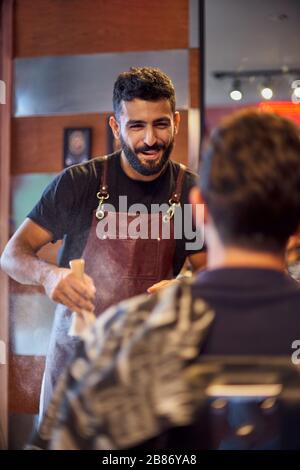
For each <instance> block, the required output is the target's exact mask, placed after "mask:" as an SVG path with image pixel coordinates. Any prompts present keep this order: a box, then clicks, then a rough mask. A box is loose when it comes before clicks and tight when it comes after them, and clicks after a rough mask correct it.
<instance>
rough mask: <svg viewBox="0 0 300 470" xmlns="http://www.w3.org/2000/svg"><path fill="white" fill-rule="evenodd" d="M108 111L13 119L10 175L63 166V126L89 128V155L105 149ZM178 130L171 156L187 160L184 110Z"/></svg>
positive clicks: (179, 159)
mask: <svg viewBox="0 0 300 470" xmlns="http://www.w3.org/2000/svg"><path fill="white" fill-rule="evenodd" d="M108 116H109V114H81V115H71V116H47V117H46V116H45V117H41V116H37V117H27V118H14V119H13V126H12V134H13V138H12V159H11V172H12V174H20V173H44V172H45V173H52V172H59V171H60V170H62V168H63V128H64V127H77V126H79V127H91V128H92V133H93V135H92V155H93V156H97V155H105V153H106V152H107V128H106V122H107V118H108ZM181 117H182V119H181V125H180V132H179V134H178V136H177V139H176V146H175V149H174V153H173V158H174V160H176V161H181V162H182V163H186V162H187V159H188V157H187V134H188V132H187V112H186V111H182V112H181Z"/></svg>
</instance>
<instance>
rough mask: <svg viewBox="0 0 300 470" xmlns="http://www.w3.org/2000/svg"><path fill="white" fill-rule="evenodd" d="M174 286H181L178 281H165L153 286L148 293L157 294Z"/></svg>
mask: <svg viewBox="0 0 300 470" xmlns="http://www.w3.org/2000/svg"><path fill="white" fill-rule="evenodd" d="M172 284H179V280H178V279H164V280H163V281H160V282H157V283H156V284H153V286H151V287H149V288H148V289H147V292H148V293H149V294H156V292H158V291H159V290H161V289H165V288H166V287H169V286H171V285H172Z"/></svg>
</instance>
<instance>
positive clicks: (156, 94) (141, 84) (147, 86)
mask: <svg viewBox="0 0 300 470" xmlns="http://www.w3.org/2000/svg"><path fill="white" fill-rule="evenodd" d="M135 98H139V99H141V100H145V101H158V100H162V99H166V100H169V101H170V104H171V109H172V112H173V113H174V112H175V106H176V104H175V89H174V85H173V83H172V81H171V79H170V78H169V77H168V75H166V74H165V73H164V72H162V71H161V70H159V69H158V68H153V67H131V68H130V70H129V71H128V72H123V73H121V74H120V75H119V76H118V78H117V80H116V82H115V84H114V91H113V108H114V113H115V115H116V116H117V117H119V116H120V114H121V111H122V101H132V100H134V99H135Z"/></svg>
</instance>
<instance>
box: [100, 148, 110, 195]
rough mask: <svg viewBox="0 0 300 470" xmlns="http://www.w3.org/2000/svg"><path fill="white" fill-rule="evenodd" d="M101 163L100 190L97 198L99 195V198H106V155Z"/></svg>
mask: <svg viewBox="0 0 300 470" xmlns="http://www.w3.org/2000/svg"><path fill="white" fill-rule="evenodd" d="M101 162H102V174H101V180H100V189H99V192H98V194H97V196H98V195H99V196H100V197H104V198H106V196H108V184H107V169H108V158H107V155H105V157H103V158H101ZM100 197H99V198H100Z"/></svg>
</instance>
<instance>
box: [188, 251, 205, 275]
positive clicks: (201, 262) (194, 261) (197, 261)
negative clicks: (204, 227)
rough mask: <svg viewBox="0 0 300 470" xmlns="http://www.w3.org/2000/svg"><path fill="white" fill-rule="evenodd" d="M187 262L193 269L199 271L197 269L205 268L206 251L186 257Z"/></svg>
mask: <svg viewBox="0 0 300 470" xmlns="http://www.w3.org/2000/svg"><path fill="white" fill-rule="evenodd" d="M188 260H189V262H190V263H191V265H192V268H193V271H194V272H195V271H199V269H204V268H206V263H207V253H206V251H200V252H199V253H195V254H194V255H190V256H189V257H188Z"/></svg>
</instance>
